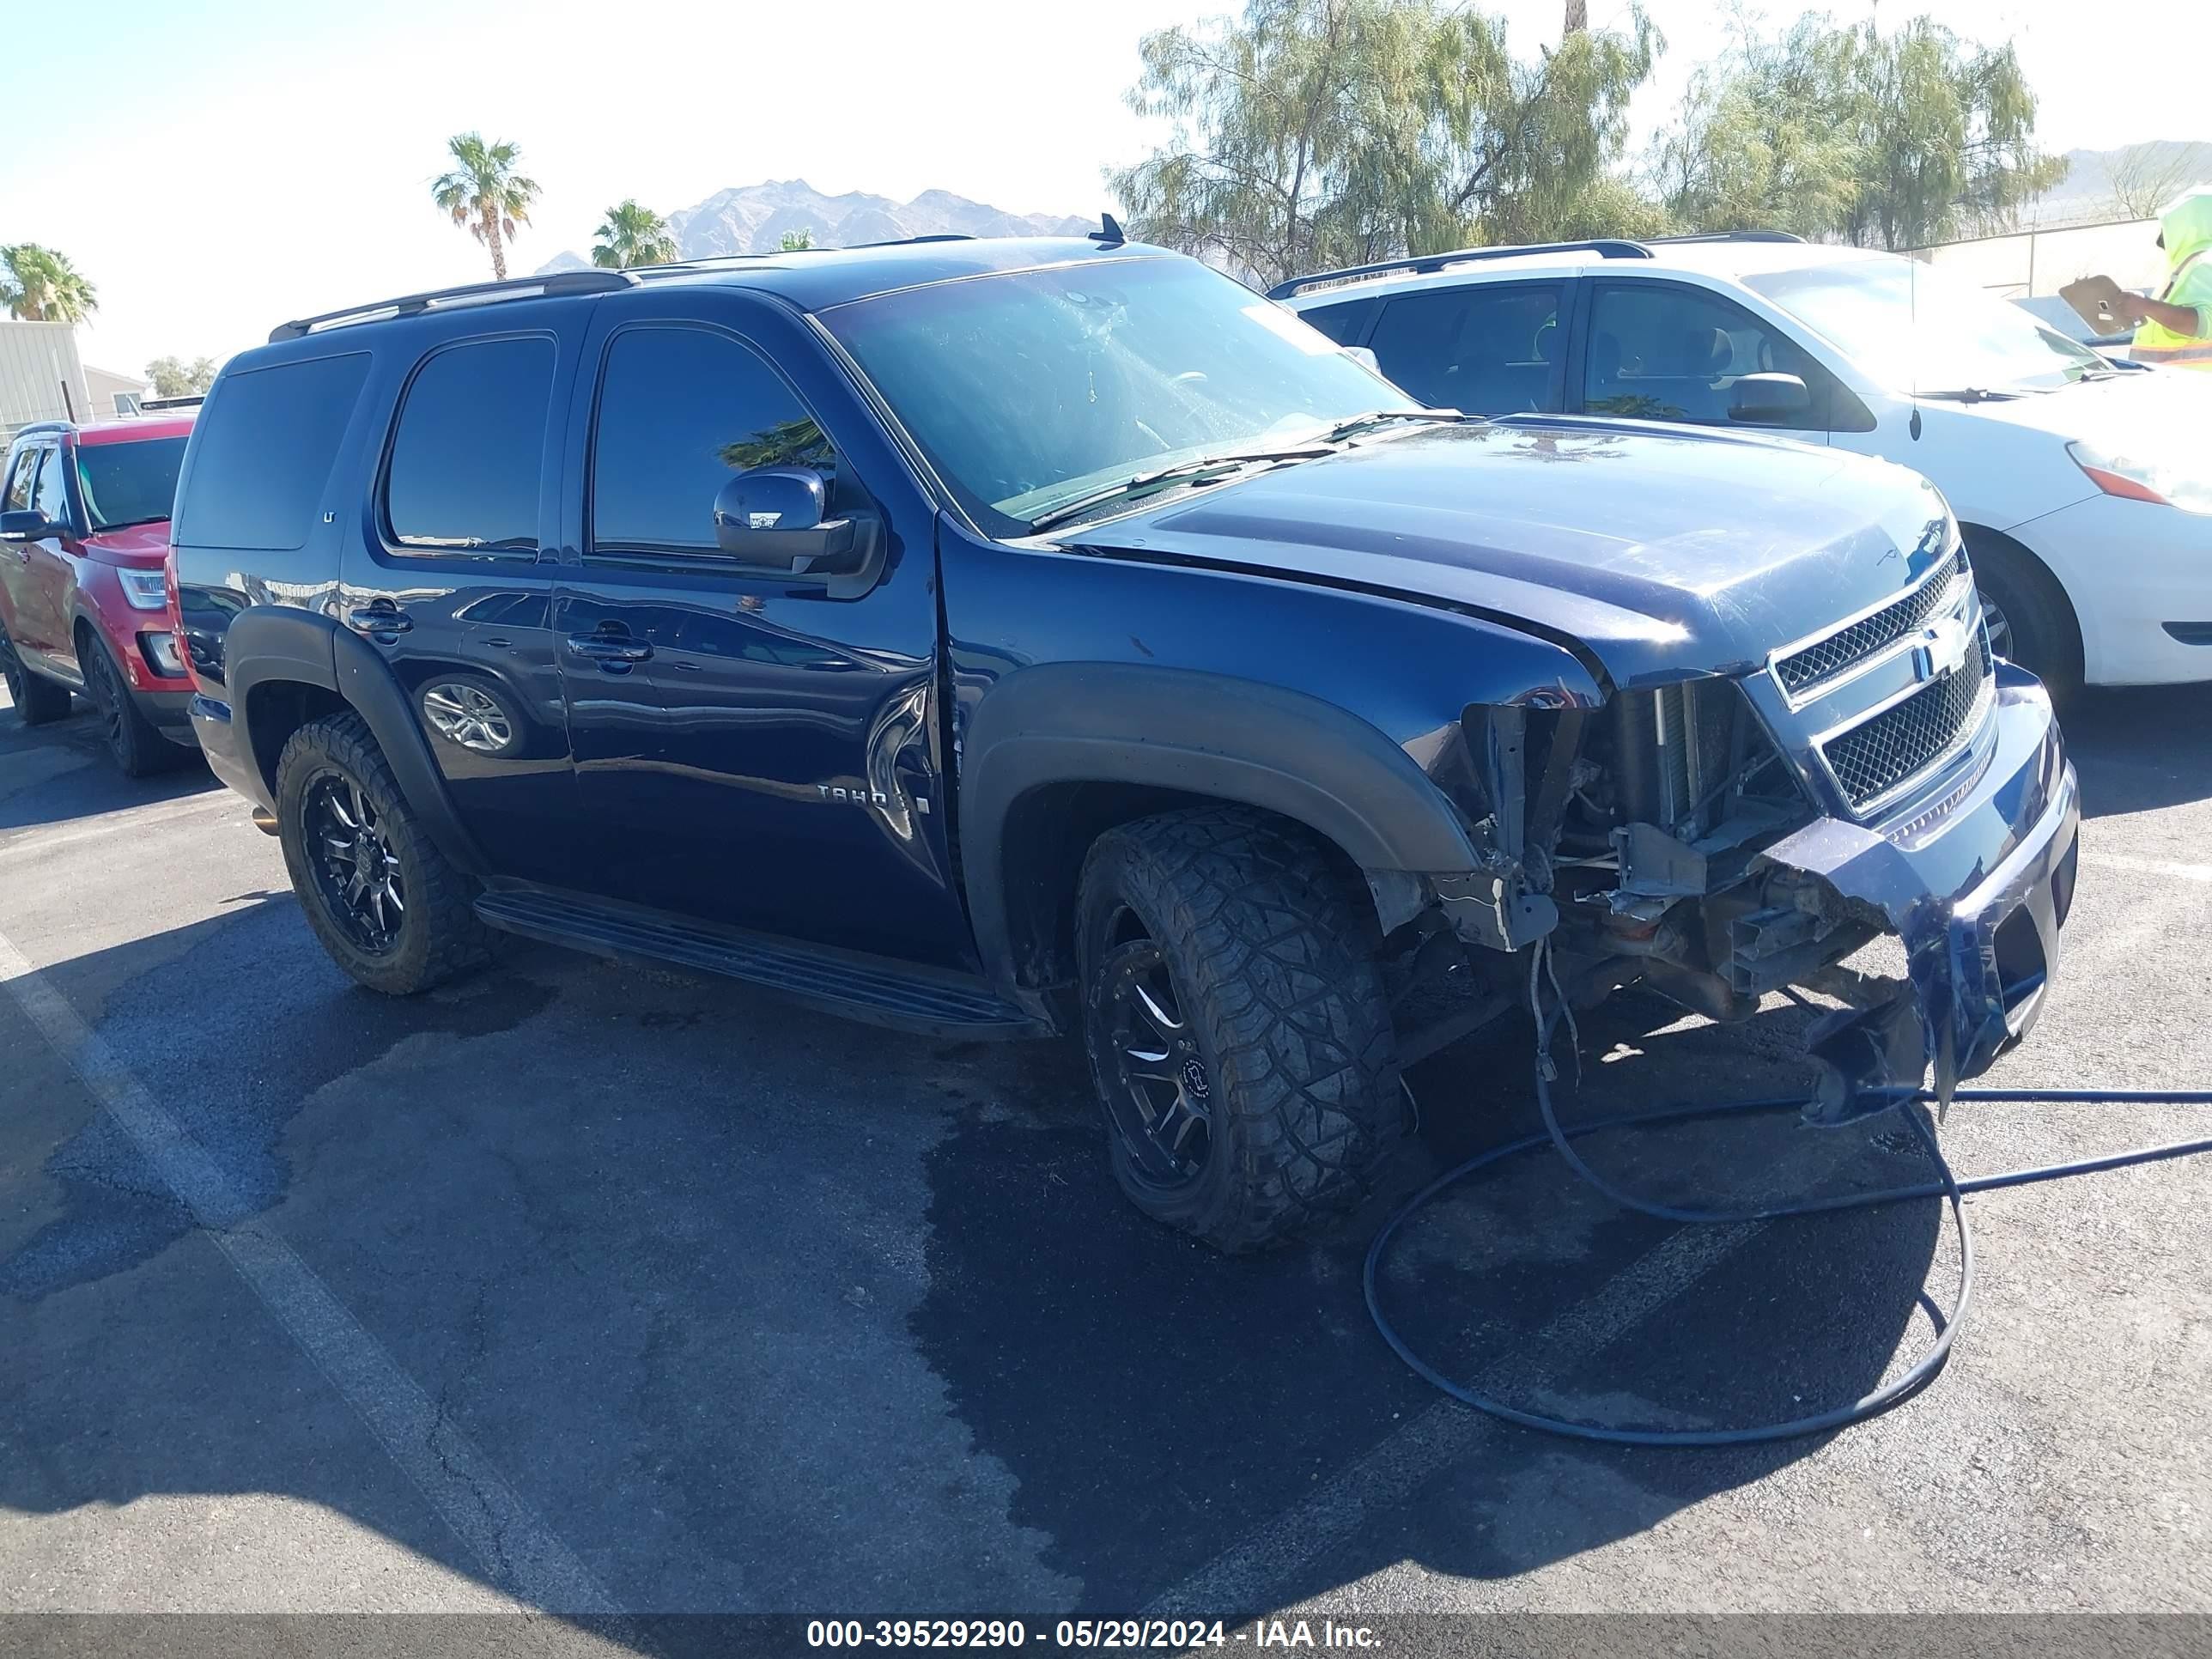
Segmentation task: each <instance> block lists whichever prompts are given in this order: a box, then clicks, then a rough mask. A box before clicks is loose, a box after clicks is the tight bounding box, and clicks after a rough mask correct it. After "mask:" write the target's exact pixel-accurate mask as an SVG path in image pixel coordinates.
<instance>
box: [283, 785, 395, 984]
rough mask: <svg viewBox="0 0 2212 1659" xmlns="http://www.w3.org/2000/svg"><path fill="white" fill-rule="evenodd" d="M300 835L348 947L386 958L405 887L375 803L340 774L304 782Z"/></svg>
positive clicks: (327, 910) (325, 901)
mask: <svg viewBox="0 0 2212 1659" xmlns="http://www.w3.org/2000/svg"><path fill="white" fill-rule="evenodd" d="M304 805H305V807H306V811H305V812H304V813H303V815H302V817H301V829H302V830H303V831H304V836H305V840H306V842H307V860H308V866H309V868H310V869H311V870H312V871H313V875H314V880H315V889H316V891H317V893H318V894H319V896H320V897H321V899H322V901H323V906H324V909H325V913H326V914H327V915H329V917H330V919H331V921H332V922H334V923H335V924H336V925H337V927H338V929H339V930H340V931H341V932H342V933H344V934H345V936H346V939H347V940H348V942H349V943H350V944H351V945H353V946H354V947H355V948H356V950H359V951H362V952H363V953H364V954H366V955H368V956H372V957H381V956H387V955H389V954H391V952H392V951H394V950H395V949H397V948H398V944H399V934H400V930H401V928H402V927H404V926H405V925H406V921H407V892H406V882H405V879H404V876H403V875H402V873H401V867H400V862H399V854H398V852H397V851H395V850H394V849H393V848H392V842H391V841H390V839H389V838H388V836H387V833H386V826H385V823H384V821H383V818H382V817H381V815H380V813H379V812H378V811H377V808H376V803H375V802H374V800H373V799H370V797H369V795H368V792H367V791H366V790H364V789H363V788H362V787H361V785H360V784H358V783H356V781H354V780H353V779H351V778H349V777H348V776H346V775H345V774H344V773H343V772H340V771H337V770H336V769H329V770H325V771H322V772H319V773H317V774H316V775H314V776H313V778H311V779H309V780H308V782H307V791H306V796H305V802H304Z"/></svg>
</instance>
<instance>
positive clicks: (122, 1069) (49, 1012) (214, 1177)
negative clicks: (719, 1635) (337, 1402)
mask: <svg viewBox="0 0 2212 1659" xmlns="http://www.w3.org/2000/svg"><path fill="white" fill-rule="evenodd" d="M0 985H4V986H5V987H6V988H7V991H8V994H9V996H11V997H12V998H14V999H15V1003H16V1005H17V1006H20V1007H21V1009H22V1011H23V1012H24V1015H25V1016H26V1017H27V1018H28V1019H29V1020H30V1022H31V1024H33V1025H34V1026H35V1027H37V1029H38V1030H39V1032H40V1036H43V1037H45V1039H46V1042H48V1043H49V1044H51V1045H52V1048H53V1049H54V1052H55V1053H56V1054H58V1055H60V1056H61V1058H62V1059H63V1060H64V1061H65V1062H66V1063H67V1064H68V1066H70V1070H72V1071H73V1072H75V1073H76V1075H77V1077H78V1078H79V1079H81V1080H82V1082H83V1084H84V1085H85V1087H86V1088H87V1089H88V1090H89V1091H91V1094H92V1096H93V1098H94V1099H95V1100H96V1101H98V1102H99V1103H100V1106H101V1107H102V1108H103V1109H106V1112H107V1114H108V1115H109V1116H111V1117H112V1118H113V1119H114V1120H115V1121H116V1122H117V1123H118V1125H120V1126H121V1127H122V1128H123V1130H124V1133H126V1134H127V1135H129V1136H130V1138H131V1140H132V1141H133V1142H135V1143H136V1144H137V1148H138V1150H139V1152H140V1153H141V1154H142V1155H143V1157H144V1158H145V1159H146V1161H147V1163H148V1164H149V1165H151V1166H152V1168H153V1169H154V1170H155V1172H156V1173H157V1174H158V1175H159V1176H160V1177H161V1181H162V1182H163V1183H164V1184H165V1185H167V1188H169V1190H170V1192H171V1193H172V1194H174V1195H175V1197H176V1199H177V1200H178V1201H179V1203H180V1204H182V1205H183V1206H185V1210H186V1212H188V1213H189V1214H190V1215H191V1218H192V1219H193V1221H194V1222H195V1223H196V1224H197V1225H198V1226H199V1227H200V1228H201V1229H202V1230H203V1231H205V1232H206V1233H207V1235H208V1237H210V1238H211V1239H212V1240H214V1242H215V1243H216V1248H217V1249H220V1250H222V1254H223V1255H224V1257H225V1259H226V1260H228V1261H229V1263H230V1265H231V1266H232V1267H234V1268H235V1269H236V1270H237V1272H238V1275H239V1277H240V1279H244V1280H245V1281H246V1285H247V1287H248V1288H249V1289H250V1290H252V1292H253V1293H254V1295H256V1296H257V1297H259V1298H260V1299H261V1303H262V1305H263V1306H264V1307H266V1308H267V1309H268V1310H269V1311H270V1314H271V1315H272V1316H274V1317H275V1318H276V1322H277V1323H278V1324H280V1325H281V1326H283V1328H284V1329H285V1330H286V1331H288V1332H289V1333H290V1334H291V1336H292V1340H294V1341H295V1342H297V1343H298V1344H299V1345H300V1346H301V1349H302V1350H303V1351H304V1352H306V1353H307V1357H308V1358H310V1359H312V1360H313V1362H314V1364H315V1366H316V1368H317V1369H318V1370H320V1371H321V1372H322V1373H323V1375H324V1376H326V1377H328V1378H329V1379H330V1381H331V1385H332V1386H333V1387H335V1388H336V1389H337V1391H338V1393H339V1394H340V1395H343V1397H344V1399H345V1401H346V1403H347V1404H348V1405H349V1406H351V1407H353V1409H354V1410H355V1411H356V1413H359V1415H360V1417H361V1419H362V1422H363V1423H364V1424H365V1425H367V1426H368V1431H369V1432H370V1433H371V1434H373V1435H374V1436H375V1437H376V1439H377V1442H378V1443H379V1444H380V1445H381V1446H382V1447H383V1448H384V1449H385V1452H386V1455H388V1456H389V1457H390V1458H391V1459H392V1462H393V1463H394V1464H396V1465H398V1468H399V1470H400V1472H401V1473H402V1474H404V1475H406V1477H407V1478H408V1479H409V1480H410V1481H412V1482H413V1483H414V1485H415V1488H416V1491H417V1492H421V1493H422V1496H423V1498H425V1499H427V1500H428V1503H429V1504H430V1506H431V1507H432V1508H433V1509H434V1510H436V1511H437V1512H438V1514H439V1516H441V1518H442V1519H443V1520H444V1521H445V1522H446V1524H447V1526H448V1527H450V1528H453V1533H454V1534H455V1536H457V1537H458V1538H459V1540H460V1541H461V1542H462V1543H463V1544H464V1545H465V1546H466V1547H468V1549H469V1550H470V1551H471V1553H473V1554H474V1555H475V1556H476V1558H477V1560H478V1561H479V1562H481V1563H482V1564H483V1571H484V1573H485V1576H486V1577H487V1578H488V1579H489V1581H490V1582H491V1583H493V1584H495V1586H497V1587H498V1588H499V1589H501V1590H504V1591H505V1592H506V1593H507V1594H508V1595H512V1596H513V1597H514V1598H515V1599H516V1600H518V1601H522V1602H525V1603H526V1604H528V1605H531V1606H533V1607H541V1608H544V1609H545V1610H547V1611H549V1612H555V1613H587V1614H598V1615H600V1616H603V1617H605V1616H609V1615H612V1614H614V1613H617V1607H616V1605H615V1603H614V1601H613V1598H612V1597H611V1596H610V1595H608V1594H607V1592H606V1590H605V1589H604V1588H603V1587H602V1586H601V1585H600V1584H599V1581H598V1580H597V1579H596V1578H594V1577H592V1573H591V1571H589V1569H587V1568H586V1566H585V1565H584V1564H583V1563H582V1562H581V1561H580V1560H578V1559H576V1557H575V1555H574V1553H572V1552H571V1551H570V1550H569V1548H568V1546H567V1545H566V1544H564V1543H562V1541H561V1540H560V1539H559V1538H558V1537H557V1536H556V1535H555V1534H554V1533H553V1532H552V1530H551V1529H550V1528H548V1527H547V1525H546V1524H545V1522H544V1520H543V1519H541V1518H540V1517H539V1516H538V1514H537V1512H536V1511H535V1510H532V1508H531V1507H530V1506H529V1505H528V1504H526V1503H525V1502H524V1501H523V1500H522V1499H521V1498H520V1497H519V1496H517V1495H516V1493H515V1492H514V1491H513V1488H512V1487H510V1486H508V1485H507V1482H506V1480H503V1479H502V1478H501V1475H500V1474H499V1472H498V1471H497V1470H496V1469H495V1468H493V1466H492V1464H491V1462H490V1460H489V1459H488V1458H487V1457H485V1456H484V1455H483V1453H482V1452H481V1451H479V1450H477V1448H476V1446H475V1445H474V1444H473V1443H471V1441H470V1439H469V1438H468V1437H467V1436H466V1435H465V1434H464V1433H463V1432H462V1431H461V1430H460V1429H459V1427H458V1426H457V1425H455V1424H454V1423H453V1422H452V1420H451V1419H448V1418H447V1414H446V1413H445V1410H444V1408H443V1407H441V1406H439V1405H437V1404H436V1403H435V1402H434V1401H432V1400H431V1399H430V1397H429V1396H428V1395H426V1394H425V1393H424V1392H423V1391H422V1387H421V1385H420V1384H418V1383H416V1381H415V1379H414V1378H413V1377H411V1376H409V1375H408V1374H407V1373H406V1372H405V1371H404V1370H402V1369H401V1368H400V1366H399V1364H398V1361H396V1360H394V1359H393V1358H392V1355H391V1354H390V1352H387V1351H386V1348H385V1347H384V1345H383V1344H381V1343H380V1342H379V1341H378V1340H376V1339H375V1338H374V1336H372V1335H370V1334H369V1333H368V1330H367V1329H365V1328H363V1327H362V1323H361V1322H360V1321H359V1320H357V1319H356V1318H355V1317H354V1316H353V1315H352V1314H351V1313H350V1312H349V1311H348V1310H347V1309H346V1307H345V1305H344V1304H343V1303H341V1302H340V1301H339V1300H338V1298H337V1296H336V1295H334V1294H333V1293H332V1292H331V1288H330V1286H329V1285H325V1283H324V1282H323V1281H322V1279H320V1278H319V1276H318V1275H317V1274H316V1273H315V1271H314V1269H313V1268H312V1267H309V1266H308V1265H307V1263H306V1262H305V1261H301V1258H300V1256H299V1255H298V1254H297V1253H296V1252H295V1251H294V1249H292V1247H291V1246H290V1245H289V1244H288V1243H285V1242H284V1241H283V1239H282V1238H281V1237H278V1236H277V1235H276V1233H275V1232H274V1231H271V1230H270V1228H269V1227H267V1226H265V1225H263V1223H262V1222H261V1221H260V1220H259V1219H258V1218H256V1217H255V1216H253V1215H252V1213H250V1206H248V1205H247V1204H246V1202H245V1201H244V1200H242V1199H241V1198H240V1196H239V1195H238V1194H237V1192H236V1190H235V1188H234V1187H233V1185H232V1183H231V1181H230V1179H229V1177H228V1176H227V1175H225V1174H224V1172H223V1170H222V1167H221V1166H220V1165H218V1164H216V1162H215V1160H214V1159H213V1158H210V1156H209V1155H208V1152H207V1150H206V1149H205V1148H204V1146H201V1145H200V1144H199V1142H198V1141H197V1140H196V1139H193V1137H192V1136H191V1133H189V1132H188V1131H187V1130H186V1129H185V1127H184V1126H183V1125H181V1124H180V1123H179V1122H178V1121H177V1120H176V1118H175V1117H174V1116H173V1115H172V1114H171V1113H170V1112H169V1111H168V1109H167V1108H165V1107H164V1106H163V1105H162V1104H161V1102H160V1101H159V1100H158V1099H156V1098H155V1096H154V1094H153V1092H152V1091H150V1090H149V1089H148V1088H147V1087H146V1085H144V1084H143V1083H142V1082H141V1081H140V1080H139V1079H138V1078H137V1075H136V1074H135V1073H132V1072H131V1069H130V1068H129V1067H128V1066H125V1064H124V1063H123V1061H122V1060H121V1059H120V1058H118V1056H117V1054H116V1053H115V1051H114V1050H113V1049H112V1048H111V1047H109V1045H108V1044H107V1042H106V1041H105V1040H104V1039H103V1038H102V1037H101V1036H100V1034H99V1033H98V1032H97V1031H94V1030H93V1029H92V1028H91V1027H90V1026H88V1024H85V1022H84V1021H83V1019H82V1018H80V1017H79V1016H78V1014H77V1012H76V1010H75V1009H74V1008H72V1007H70V1005H69V1003H68V1002H67V1001H66V1000H64V998H63V996H62V995H61V994H60V993H59V992H58V991H57V990H55V989H54V988H53V987H52V986H51V985H49V984H48V983H47V982H46V980H45V979H44V977H42V976H41V975H40V973H39V971H38V969H35V968H33V966H32V965H31V963H29V961H28V960H27V958H26V957H24V955H23V953H22V952H21V951H20V950H18V949H17V948H16V946H15V944H14V942H13V941H12V940H10V939H9V938H8V937H7V936H6V935H5V934H4V933H0Z"/></svg>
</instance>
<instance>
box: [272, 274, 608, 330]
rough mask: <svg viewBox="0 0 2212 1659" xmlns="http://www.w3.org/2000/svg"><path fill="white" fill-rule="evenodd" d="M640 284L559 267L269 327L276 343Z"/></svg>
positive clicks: (432, 291) (410, 295) (603, 291)
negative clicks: (451, 310) (459, 309)
mask: <svg viewBox="0 0 2212 1659" xmlns="http://www.w3.org/2000/svg"><path fill="white" fill-rule="evenodd" d="M636 286H637V278H636V277H635V276H632V275H631V274H630V273H629V271H627V270H556V271H554V272H551V273H550V275H547V276H524V277H518V278H511V279H509V280H508V281H507V282H503V283H467V284H465V285H464V286H463V287H460V288H441V289H432V290H431V291H430V292H428V293H427V294H404V295H401V296H400V297H399V298H398V299H397V300H378V301H374V302H373V303H371V304H368V305H365V306H348V307H346V308H345V309H344V310H343V311H325V312H324V313H322V314H321V315H320V316H317V317H301V318H299V319H295V320H294V321H292V322H289V323H279V324H278V325H276V327H275V328H272V329H270V331H269V340H270V344H272V345H273V344H275V343H276V342H277V341H279V340H297V339H301V338H303V337H306V336H307V335H310V334H314V333H319V332H320V331H322V330H324V329H326V328H343V327H345V326H347V325H349V324H353V323H375V322H382V321H384V320H385V319H387V318H391V317H414V316H418V315H420V314H421V313H423V312H426V311H433V310H440V309H442V308H444V307H448V306H481V305H496V304H497V303H499V302H500V301H502V300H539V299H550V298H551V297H552V296H553V295H559V294H605V293H607V292H610V291H611V290H612V289H622V288H635V287H636Z"/></svg>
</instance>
